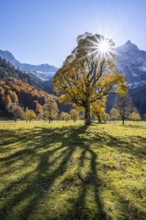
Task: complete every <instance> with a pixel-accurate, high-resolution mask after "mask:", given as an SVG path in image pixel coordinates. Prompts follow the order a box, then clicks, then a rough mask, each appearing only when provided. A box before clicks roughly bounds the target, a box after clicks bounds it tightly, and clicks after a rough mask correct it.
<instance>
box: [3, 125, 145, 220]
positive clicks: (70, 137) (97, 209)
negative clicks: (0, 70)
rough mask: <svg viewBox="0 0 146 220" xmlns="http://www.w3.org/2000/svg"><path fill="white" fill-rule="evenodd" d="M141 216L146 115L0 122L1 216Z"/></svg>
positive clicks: (118, 219) (62, 219)
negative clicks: (121, 119) (139, 118)
mask: <svg viewBox="0 0 146 220" xmlns="http://www.w3.org/2000/svg"><path fill="white" fill-rule="evenodd" d="M55 219H56V220H70V219H72V220H80V219H82V220H86V219H93V220H104V219H105V220H146V122H126V123H125V126H122V125H121V122H110V123H107V124H97V123H95V122H94V123H93V124H92V125H91V126H89V127H88V128H87V127H85V126H84V124H83V121H78V122H75V123H74V122H61V121H57V122H55V121H54V122H52V123H50V124H49V123H48V122H45V121H33V122H30V123H29V122H27V123H26V122H25V121H18V122H16V123H15V122H12V121H1V122H0V220H55Z"/></svg>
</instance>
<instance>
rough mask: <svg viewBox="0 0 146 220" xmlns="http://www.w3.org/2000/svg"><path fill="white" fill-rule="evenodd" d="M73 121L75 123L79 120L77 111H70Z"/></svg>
mask: <svg viewBox="0 0 146 220" xmlns="http://www.w3.org/2000/svg"><path fill="white" fill-rule="evenodd" d="M70 116H71V119H72V120H73V121H74V122H75V121H76V120H77V119H79V112H78V111H77V110H76V109H72V110H71V111H70Z"/></svg>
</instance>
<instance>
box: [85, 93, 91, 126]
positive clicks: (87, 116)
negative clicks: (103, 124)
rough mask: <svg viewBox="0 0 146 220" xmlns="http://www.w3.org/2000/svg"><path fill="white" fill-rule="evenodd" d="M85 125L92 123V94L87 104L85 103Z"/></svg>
mask: <svg viewBox="0 0 146 220" xmlns="http://www.w3.org/2000/svg"><path fill="white" fill-rule="evenodd" d="M85 125H86V126H88V125H91V118H90V96H89V97H87V100H86V105H85Z"/></svg>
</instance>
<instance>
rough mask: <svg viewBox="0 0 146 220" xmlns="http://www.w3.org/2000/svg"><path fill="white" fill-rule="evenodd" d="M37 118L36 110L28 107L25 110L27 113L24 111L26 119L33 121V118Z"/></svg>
mask: <svg viewBox="0 0 146 220" xmlns="http://www.w3.org/2000/svg"><path fill="white" fill-rule="evenodd" d="M35 118H36V114H35V112H34V111H33V110H30V109H26V111H25V113H24V119H25V120H26V121H29V122H30V121H31V120H33V119H35Z"/></svg>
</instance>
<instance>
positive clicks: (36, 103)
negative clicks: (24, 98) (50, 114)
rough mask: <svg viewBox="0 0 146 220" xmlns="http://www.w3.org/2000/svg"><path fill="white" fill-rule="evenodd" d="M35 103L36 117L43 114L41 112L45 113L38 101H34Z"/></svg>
mask: <svg viewBox="0 0 146 220" xmlns="http://www.w3.org/2000/svg"><path fill="white" fill-rule="evenodd" d="M33 103H34V108H35V113H36V115H39V114H41V112H43V107H42V105H40V104H39V103H38V101H37V100H35V101H33Z"/></svg>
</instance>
